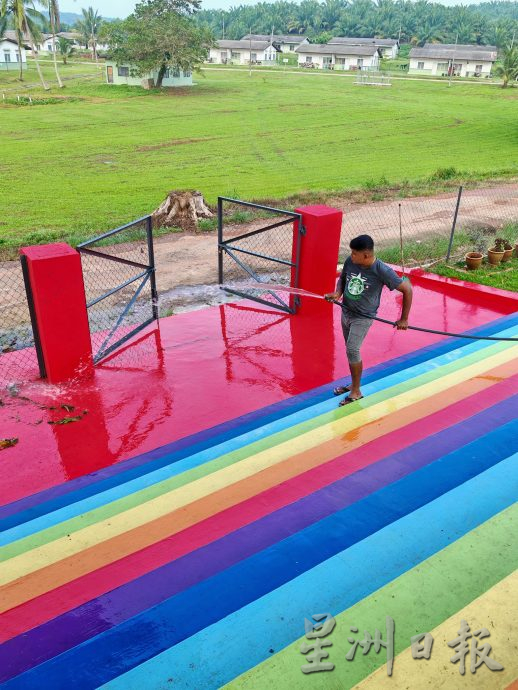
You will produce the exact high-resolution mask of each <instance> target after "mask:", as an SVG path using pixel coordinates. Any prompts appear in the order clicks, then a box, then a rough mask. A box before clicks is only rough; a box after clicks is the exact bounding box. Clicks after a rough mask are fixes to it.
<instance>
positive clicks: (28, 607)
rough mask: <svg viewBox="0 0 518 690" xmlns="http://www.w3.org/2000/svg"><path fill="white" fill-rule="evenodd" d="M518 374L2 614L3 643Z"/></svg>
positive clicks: (394, 446) (505, 391)
mask: <svg viewBox="0 0 518 690" xmlns="http://www.w3.org/2000/svg"><path fill="white" fill-rule="evenodd" d="M514 380H516V381H518V375H517V376H514V377H512V378H510V379H508V380H504V381H501V382H499V383H496V384H495V385H492V386H490V387H489V388H486V389H485V390H483V391H482V392H480V393H477V394H475V395H472V396H470V397H468V398H465V399H463V400H460V401H458V402H456V403H454V404H453V405H450V406H449V407H446V408H445V409H443V410H440V411H439V412H436V413H434V414H432V415H430V416H428V417H424V418H422V419H420V420H418V421H416V422H413V423H412V424H409V425H407V426H405V427H400V428H398V429H396V430H394V431H392V432H390V433H388V434H385V435H384V436H381V437H379V438H377V439H375V440H373V441H371V442H369V443H366V444H365V445H363V446H361V447H359V448H356V449H355V450H353V451H352V452H349V453H345V454H343V455H340V456H338V457H337V458H334V459H333V460H331V461H329V462H327V463H324V464H323V465H320V466H319V467H316V468H314V469H312V470H309V471H307V472H304V473H303V474H300V475H297V476H296V477H293V478H292V479H290V480H288V481H286V482H283V483H282V484H279V485H277V486H274V487H272V488H271V489H268V490H266V491H263V492H262V493H260V494H258V495H256V496H253V497H252V498H249V499H247V500H245V501H243V502H241V503H239V504H237V505H235V506H232V507H231V508H227V509H225V510H223V511H222V512H220V513H217V514H215V515H213V516H211V517H210V518H207V519H206V520H203V521H202V522H199V523H196V524H195V525H193V526H192V527H189V528H187V529H185V530H183V531H182V532H179V533H178V534H174V535H172V536H170V537H168V538H167V539H163V540H162V541H160V542H157V543H156V544H153V545H151V546H148V547H146V548H145V549H142V550H140V551H137V552H135V553H133V554H131V555H129V556H126V557H125V558H122V559H120V560H118V561H115V562H114V563H110V564H109V565H106V566H103V567H102V568H99V569H98V570H95V571H92V572H91V573H88V574H87V575H85V576H83V577H81V578H78V579H77V580H73V581H71V582H68V583H67V584H65V585H63V586H61V587H58V588H57V589H54V590H52V591H50V592H47V593H45V594H43V595H41V596H40V597H37V598H35V599H31V600H30V601H27V602H25V603H24V604H21V605H20V606H17V607H15V608H14V609H11V610H9V611H6V612H5V613H3V614H2V615H0V642H5V641H6V640H9V639H11V638H12V637H15V636H16V635H20V634H21V633H23V632H26V631H27V630H30V629H31V628H34V627H36V626H38V625H41V624H42V623H44V622H46V621H48V620H50V619H52V618H55V617H56V616H59V615H60V614H62V613H64V612H65V611H68V610H70V609H72V608H75V607H76V606H79V605H81V604H83V603H85V602H86V601H89V600H91V599H94V598H95V597H98V596H100V595H101V594H103V593H105V592H108V591H110V590H112V589H115V588H116V587H119V586H121V585H123V584H124V583H126V582H129V581H131V580H134V579H135V578H137V577H140V576H141V575H144V574H145V573H147V572H149V571H151V570H154V569H156V568H159V567H160V566H162V565H164V564H166V563H169V562H170V561H171V560H174V559H177V558H180V557H181V556H183V555H185V554H187V553H190V552H192V551H194V550H196V549H198V548H200V547H202V546H205V545H206V544H208V543H211V542H212V541H215V540H216V539H219V538H221V537H223V536H225V535H226V534H229V533H230V532H232V531H234V530H237V529H239V528H240V527H242V526H244V525H246V524H249V523H251V522H253V521H254V520H258V519H259V518H261V517H263V516H264V515H268V514H269V513H272V512H274V511H275V510H278V509H279V508H282V507H283V506H285V505H288V504H289V503H292V502H294V501H296V500H298V499H300V498H302V497H303V496H307V495H309V494H311V493H313V492H314V491H317V490H318V489H320V488H322V487H324V486H327V485H329V484H331V483H332V482H334V481H336V480H338V479H340V478H342V477H345V476H347V475H350V474H352V473H354V472H356V471H358V470H359V469H361V468H363V467H366V466H368V465H371V464H373V463H375V462H377V461H379V460H380V459H382V458H383V457H385V456H386V455H387V449H390V453H395V452H397V451H398V450H401V449H403V448H406V447H408V446H410V445H412V444H413V443H416V442H417V441H420V440H422V439H424V438H426V437H427V436H430V435H431V434H434V433H437V432H439V431H441V430H442V429H445V428H447V427H449V426H452V425H453V424H457V423H458V422H461V421H463V420H465V419H467V418H469V417H471V416H473V415H474V414H476V413H477V412H481V411H483V410H485V409H487V408H489V407H491V406H492V405H494V404H496V403H498V402H500V401H501V400H504V399H505V398H507V397H508V396H509V393H510V391H511V390H512V388H513V381H514Z"/></svg>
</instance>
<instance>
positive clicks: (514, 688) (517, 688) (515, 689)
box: [505, 678, 518, 690]
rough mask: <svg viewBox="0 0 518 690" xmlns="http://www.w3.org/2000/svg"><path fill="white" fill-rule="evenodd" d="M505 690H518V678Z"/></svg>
mask: <svg viewBox="0 0 518 690" xmlns="http://www.w3.org/2000/svg"><path fill="white" fill-rule="evenodd" d="M505 690H518V678H517V679H516V680H513V682H512V683H511V685H508V686H507V687H506V689H505Z"/></svg>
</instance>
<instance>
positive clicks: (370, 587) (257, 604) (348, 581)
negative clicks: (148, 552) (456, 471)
mask: <svg viewBox="0 0 518 690" xmlns="http://www.w3.org/2000/svg"><path fill="white" fill-rule="evenodd" d="M517 491H518V453H516V454H515V455H512V456H511V457H509V458H506V459H505V460H503V461H502V462H500V463H498V464H497V465H495V466H494V467H492V468H491V469H489V470H487V471H486V472H483V473H481V474H479V475H477V476H476V477H474V478H473V479H471V480H470V481H468V482H466V483H464V484H462V485H461V486H459V487H457V488H455V489H453V490H452V491H449V492H448V493H446V494H444V495H442V496H441V497H439V498H438V499H436V500H435V501H432V502H431V503H428V504H427V505H425V506H423V507H422V508H420V509H419V510H416V511H415V512H413V513H410V514H409V515H406V516H405V517H404V518H401V519H400V520H397V521H396V522H394V523H392V524H390V525H388V526H387V527H385V528H384V529H382V530H380V531H379V532H376V533H375V534H373V535H372V536H370V537H368V538H367V539H364V540H363V541H361V542H359V543H357V544H355V545H354V546H352V547H351V548H349V549H346V550H345V551H342V552H341V553H340V554H337V555H336V556H334V557H333V558H330V559H329V560H327V561H325V562H323V563H321V564H320V565H318V566H316V567H315V568H313V569H312V570H309V571H307V572H305V573H304V574H303V575H300V576H299V577H297V578H295V579H293V580H291V581H290V582H289V583H287V584H285V585H283V586H282V587H279V588H278V589H275V590H274V591H273V592H270V593H269V594H267V595H265V596H263V597H261V598H260V599H258V600H256V601H254V602H253V603H251V604H249V605H248V606H245V607H243V608H241V609H239V610H238V611H236V612H235V613H233V614H231V615H230V616H227V617H226V618H224V619H222V620H220V621H218V622H217V623H215V624H213V625H210V626H209V627H207V628H205V629H204V630H202V631H200V632H199V633H196V634H195V635H193V636H192V637H189V638H188V639H186V640H184V641H183V642H180V643H179V644H177V645H176V646H175V647H172V648H171V649H168V650H167V651H165V652H162V653H161V654H158V655H157V656H155V657H153V658H152V659H150V660H149V661H147V662H145V663H144V664H141V665H140V666H137V667H135V668H134V669H132V670H131V671H128V672H127V673H125V674H123V675H121V676H119V677H118V678H115V679H114V680H112V681H110V682H108V683H106V684H105V685H103V686H101V687H102V688H110V690H141V688H147V689H149V690H152V689H153V688H164V687H168V684H167V679H168V678H171V677H173V678H174V687H175V688H182V689H187V688H189V689H190V690H192V689H193V688H203V689H204V690H210V689H211V688H220V687H221V686H223V685H225V684H226V683H228V682H230V681H231V680H233V679H234V678H236V677H237V676H239V675H241V674H242V673H244V672H245V671H247V670H249V669H250V668H252V667H254V666H256V665H257V664H260V663H261V662H263V661H264V660H265V659H267V658H269V657H270V656H271V653H270V652H269V650H270V649H272V648H273V649H274V650H275V652H280V651H281V650H282V649H284V648H285V647H287V646H288V645H289V644H291V643H292V642H294V641H295V640H297V639H299V638H300V637H302V636H303V635H304V618H310V617H311V615H312V614H314V613H317V612H324V611H330V612H331V613H332V614H333V615H335V616H336V615H337V614H339V613H341V612H343V611H345V610H346V609H348V608H350V607H351V606H353V605H354V604H355V603H357V602H358V601H360V600H361V599H364V598H365V597H366V596H369V595H370V594H372V592H374V591H376V590H377V589H379V588H380V587H383V586H384V585H386V584H387V583H388V582H391V581H392V580H394V579H395V578H396V577H399V576H400V575H401V574H402V573H404V572H406V571H407V570H409V569H411V568H413V567H414V566H415V565H417V564H418V563H421V562H422V561H423V560H425V559H427V558H429V557H430V556H432V555H433V554H434V553H436V552H437V551H439V550H441V549H443V548H445V547H446V546H448V544H450V543H452V542H453V541H455V540H457V539H459V538H460V537H462V536H464V534H466V533H467V532H469V531H470V530H472V529H474V528H475V527H477V526H478V525H480V524H481V523H482V522H485V521H486V520H488V519H490V518H491V517H493V516H494V515H495V514H496V513H498V512H501V511H502V510H504V509H505V508H507V507H509V506H510V505H512V504H513V503H514V501H515V499H516V495H517ZM308 548H316V545H310V544H308ZM386 613H387V614H388V613H390V612H386ZM294 663H296V660H294Z"/></svg>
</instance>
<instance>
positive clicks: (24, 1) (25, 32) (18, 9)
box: [0, 0, 50, 91]
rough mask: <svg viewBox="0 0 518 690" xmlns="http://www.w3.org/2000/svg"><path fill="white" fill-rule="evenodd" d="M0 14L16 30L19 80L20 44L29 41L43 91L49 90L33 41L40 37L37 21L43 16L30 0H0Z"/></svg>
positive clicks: (21, 68)
mask: <svg viewBox="0 0 518 690" xmlns="http://www.w3.org/2000/svg"><path fill="white" fill-rule="evenodd" d="M0 1H1V5H0V16H2V17H6V18H7V19H8V20H10V21H11V23H12V25H13V26H14V30H15V32H16V42H17V43H18V54H19V62H20V77H19V79H20V81H23V63H22V46H23V45H24V43H25V42H26V41H28V42H29V44H30V46H31V50H32V54H33V57H34V62H35V63H36V69H37V70H38V76H39V78H40V81H41V84H42V86H43V88H44V89H45V91H48V90H49V88H50V87H49V86H48V85H47V83H46V81H45V79H44V78H43V73H42V71H41V67H40V63H39V62H38V58H37V57H36V46H35V41H36V40H37V39H39V38H40V37H41V32H40V29H39V23H40V22H41V21H42V19H43V16H42V14H41V13H40V12H38V11H37V10H36V9H34V5H33V2H32V0H0Z"/></svg>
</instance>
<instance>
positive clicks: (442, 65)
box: [437, 62, 448, 74]
mask: <svg viewBox="0 0 518 690" xmlns="http://www.w3.org/2000/svg"><path fill="white" fill-rule="evenodd" d="M437 71H438V72H440V73H441V74H446V72H447V71H448V63H447V62H438V63H437Z"/></svg>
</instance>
